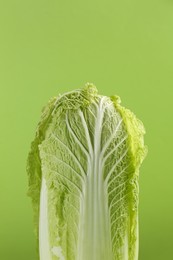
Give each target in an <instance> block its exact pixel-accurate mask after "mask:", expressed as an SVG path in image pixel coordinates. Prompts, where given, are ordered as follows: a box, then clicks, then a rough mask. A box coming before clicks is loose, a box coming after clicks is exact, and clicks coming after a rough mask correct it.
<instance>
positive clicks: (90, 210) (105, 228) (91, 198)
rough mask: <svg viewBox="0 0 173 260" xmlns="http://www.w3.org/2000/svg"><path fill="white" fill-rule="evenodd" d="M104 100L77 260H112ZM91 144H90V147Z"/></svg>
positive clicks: (99, 108)
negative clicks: (102, 153)
mask: <svg viewBox="0 0 173 260" xmlns="http://www.w3.org/2000/svg"><path fill="white" fill-rule="evenodd" d="M102 102H103V98H102V99H101V100H100V103H99V105H98V106H97V117H96V120H95V133H94V149H93V151H92V156H91V161H90V164H91V165H89V163H88V172H87V178H86V185H85V192H84V194H85V197H84V200H83V201H82V200H81V207H82V208H81V212H80V224H79V240H78V241H79V242H78V256H77V260H81V259H82V260H88V259H90V260H107V259H109V260H112V259H113V258H112V246H111V235H110V226H109V225H110V223H109V213H108V204H107V201H106V199H105V198H107V197H106V194H105V193H104V192H105V190H104V183H103V176H102V169H101V162H100V149H101V147H100V144H101V128H102V122H103V116H104V109H103V107H102ZM90 141H91V140H88V142H89V143H91V142H90Z"/></svg>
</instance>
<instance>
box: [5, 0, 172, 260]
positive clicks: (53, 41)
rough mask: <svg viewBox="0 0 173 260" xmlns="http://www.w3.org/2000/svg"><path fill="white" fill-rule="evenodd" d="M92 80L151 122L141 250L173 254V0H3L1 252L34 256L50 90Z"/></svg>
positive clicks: (143, 259) (166, 259) (162, 258)
mask: <svg viewBox="0 0 173 260" xmlns="http://www.w3.org/2000/svg"><path fill="white" fill-rule="evenodd" d="M86 82H93V83H95V84H96V86H97V87H98V89H99V91H100V93H101V94H105V95H112V94H117V95H119V96H121V99H122V104H123V105H124V106H126V107H128V108H130V109H131V110H132V111H133V112H135V114H136V115H137V116H138V117H139V118H140V119H141V120H142V121H143V122H144V124H145V127H146V131H147V135H146V138H145V140H146V144H147V145H148V148H149V153H148V157H147V158H146V160H145V163H144V164H143V166H142V168H141V172H140V257H139V260H171V259H173V253H172V248H173V216H172V215H173V214H172V213H173V202H172V197H173V196H172V195H173V192H172V190H173V169H172V161H173V159H172V155H173V149H172V147H173V146H172V133H173V109H172V104H173V2H172V1H171V0H162V1H161V0H145V1H139V0H121V1H117V0H86V1H84V0H61V1H60V0H25V1H23V0H1V1H0V106H1V108H0V161H1V162H0V259H1V260H35V259H36V254H35V238H34V234H33V223H32V210H31V204H30V200H29V198H28V197H27V196H26V191H27V176H26V171H25V165H26V158H27V153H28V150H29V147H30V141H31V140H32V139H33V137H34V133H35V129H36V124H37V122H38V120H39V117H40V112H41V108H42V106H43V105H45V104H46V103H47V101H48V100H49V98H50V97H52V96H56V95H57V94H58V93H63V92H65V91H69V90H72V89H74V88H79V87H82V86H83V85H84V84H85V83H86Z"/></svg>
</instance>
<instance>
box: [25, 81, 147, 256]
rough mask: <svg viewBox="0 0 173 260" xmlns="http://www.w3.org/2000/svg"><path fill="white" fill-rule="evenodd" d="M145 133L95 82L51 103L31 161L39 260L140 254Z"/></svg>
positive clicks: (137, 122)
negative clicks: (103, 93)
mask: <svg viewBox="0 0 173 260" xmlns="http://www.w3.org/2000/svg"><path fill="white" fill-rule="evenodd" d="M144 133H145V131H144V127H143V124H142V123H141V122H140V121H139V120H138V119H137V118H136V116H135V115H134V114H133V113H132V112H130V110H128V109H125V108H124V107H122V106H121V105H120V98H119V97H117V96H112V97H106V96H102V95H99V94H98V92H97V89H96V87H95V86H94V85H93V84H89V83H88V84H86V86H85V87H84V88H83V89H77V90H74V91H71V92H69V93H65V94H63V95H59V96H58V97H57V98H53V99H52V100H50V102H49V103H48V105H47V106H46V107H45V108H44V109H43V111H42V116H41V120H40V122H39V124H38V127H37V131H36V136H35V139H34V141H33V142H32V145H31V150H30V153H29V156H28V163H27V171H28V176H29V191H28V194H29V196H31V198H32V204H33V208H34V221H35V230H36V234H37V241H38V255H39V259H40V260H57V259H60V260H88V259H89V260H136V259H138V243H139V237H138V199H139V198H138V197H139V188H138V181H139V180H138V179H139V167H140V165H141V163H142V161H143V159H144V157H145V154H146V147H145V146H144V142H143V135H144Z"/></svg>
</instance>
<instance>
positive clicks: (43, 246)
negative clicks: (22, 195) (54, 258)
mask: <svg viewBox="0 0 173 260" xmlns="http://www.w3.org/2000/svg"><path fill="white" fill-rule="evenodd" d="M39 256H40V260H51V255H50V245H49V225H48V201H47V186H46V180H45V178H44V177H42V184H41V193H40V216H39Z"/></svg>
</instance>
